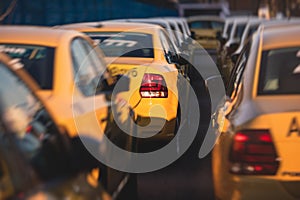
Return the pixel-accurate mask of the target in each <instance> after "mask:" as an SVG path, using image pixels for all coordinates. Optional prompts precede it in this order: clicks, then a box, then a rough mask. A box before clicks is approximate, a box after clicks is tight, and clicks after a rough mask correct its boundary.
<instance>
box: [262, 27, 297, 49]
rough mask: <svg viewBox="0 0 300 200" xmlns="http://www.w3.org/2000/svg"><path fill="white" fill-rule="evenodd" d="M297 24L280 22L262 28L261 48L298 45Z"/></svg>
mask: <svg viewBox="0 0 300 200" xmlns="http://www.w3.org/2000/svg"><path fill="white" fill-rule="evenodd" d="M299 33H300V26H299V24H298V25H296V24H281V25H278V26H276V25H275V26H272V27H267V28H266V29H264V30H263V34H264V37H263V49H269V48H280V47H284V46H299V45H300V34H299Z"/></svg>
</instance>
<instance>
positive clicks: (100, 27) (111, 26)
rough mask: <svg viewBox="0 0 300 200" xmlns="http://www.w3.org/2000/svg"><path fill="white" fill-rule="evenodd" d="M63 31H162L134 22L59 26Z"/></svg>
mask: <svg viewBox="0 0 300 200" xmlns="http://www.w3.org/2000/svg"><path fill="white" fill-rule="evenodd" d="M57 28H62V29H73V30H77V31H80V32H95V31H97V32H102V31H103V32H107V31H112V32H113V31H117V32H121V31H128V30H131V29H132V30H134V31H136V32H142V33H149V34H153V33H154V32H155V31H157V30H158V29H162V28H161V27H160V26H159V25H154V24H147V23H133V22H85V23H76V24H66V25H61V26H57Z"/></svg>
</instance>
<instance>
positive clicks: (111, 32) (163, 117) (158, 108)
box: [58, 22, 181, 140]
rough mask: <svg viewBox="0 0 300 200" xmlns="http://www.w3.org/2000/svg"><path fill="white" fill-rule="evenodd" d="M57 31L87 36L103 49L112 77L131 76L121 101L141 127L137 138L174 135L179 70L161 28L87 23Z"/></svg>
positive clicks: (164, 137) (158, 137)
mask: <svg viewBox="0 0 300 200" xmlns="http://www.w3.org/2000/svg"><path fill="white" fill-rule="evenodd" d="M58 28H63V29H75V30H77V31H80V32H84V33H86V34H87V35H89V36H90V37H91V38H92V39H93V40H94V41H95V43H96V44H98V45H99V47H100V48H101V49H102V50H103V52H104V54H105V56H106V60H107V63H108V65H109V66H108V70H109V72H110V73H111V74H112V76H116V75H119V74H127V75H128V76H129V77H130V90H129V92H127V93H124V95H123V98H124V99H126V100H127V101H128V102H129V104H130V105H131V107H132V108H133V109H134V113H135V114H136V118H137V124H138V125H140V126H139V131H138V134H139V137H141V138H148V137H150V136H151V138H152V139H167V140H169V139H171V138H172V137H173V136H174V132H175V129H176V120H178V118H177V113H178V107H179V106H178V87H177V82H178V74H179V72H180V73H181V71H180V70H178V68H177V66H176V64H175V62H176V61H175V60H176V56H177V55H176V49H175V47H174V46H173V43H172V42H171V41H170V39H169V37H168V34H167V33H166V31H165V30H164V29H163V28H162V27H160V26H158V25H153V24H145V23H129V22H86V23H78V24H67V25H62V26H59V27H58ZM149 123H150V124H149ZM155 134H156V135H155ZM154 135H155V136H154ZM152 136H153V137H152Z"/></svg>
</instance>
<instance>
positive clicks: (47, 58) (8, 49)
mask: <svg viewBox="0 0 300 200" xmlns="http://www.w3.org/2000/svg"><path fill="white" fill-rule="evenodd" d="M0 52H5V53H6V54H8V55H9V56H10V57H12V58H18V59H20V62H21V63H22V64H23V65H24V68H25V69H26V70H27V71H28V73H29V74H30V75H31V76H32V77H33V78H34V79H35V81H36V82H37V83H38V84H39V85H40V87H41V88H42V89H52V87H53V86H52V85H53V63H54V48H51V47H44V46H33V45H22V44H0Z"/></svg>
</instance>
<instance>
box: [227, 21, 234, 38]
mask: <svg viewBox="0 0 300 200" xmlns="http://www.w3.org/2000/svg"><path fill="white" fill-rule="evenodd" d="M232 26H233V23H231V24H229V25H228V27H227V30H226V35H227V38H229V37H230V33H231V30H232Z"/></svg>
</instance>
